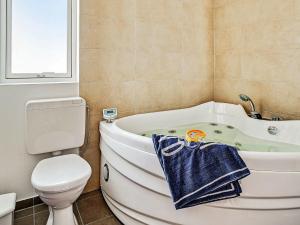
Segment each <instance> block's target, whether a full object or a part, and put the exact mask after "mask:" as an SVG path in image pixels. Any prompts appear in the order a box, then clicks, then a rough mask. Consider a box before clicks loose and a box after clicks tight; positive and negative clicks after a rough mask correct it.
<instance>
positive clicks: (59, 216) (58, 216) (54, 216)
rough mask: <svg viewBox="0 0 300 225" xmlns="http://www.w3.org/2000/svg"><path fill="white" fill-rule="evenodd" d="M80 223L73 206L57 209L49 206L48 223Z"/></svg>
mask: <svg viewBox="0 0 300 225" xmlns="http://www.w3.org/2000/svg"><path fill="white" fill-rule="evenodd" d="M62 224H63V225H78V222H77V219H76V217H75V215H74V213H73V206H72V205H70V206H68V207H66V208H62V209H55V208H53V207H51V206H49V218H48V221H47V225H62Z"/></svg>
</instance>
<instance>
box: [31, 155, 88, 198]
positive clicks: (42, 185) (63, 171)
mask: <svg viewBox="0 0 300 225" xmlns="http://www.w3.org/2000/svg"><path fill="white" fill-rule="evenodd" d="M90 176H91V167H90V165H89V164H88V163H87V162H86V161H85V160H84V159H82V158H81V157H80V156H78V155H75V154H68V155H62V156H56V157H52V158H48V159H44V160H42V161H40V162H39V163H38V164H37V165H36V167H35V168H34V170H33V172H32V176H31V183H32V185H33V187H34V188H35V189H37V190H40V191H43V192H52V193H53V192H64V191H68V190H71V189H73V188H76V187H78V186H82V185H85V184H86V182H87V180H88V179H89V177H90Z"/></svg>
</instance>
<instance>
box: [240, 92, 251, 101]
mask: <svg viewBox="0 0 300 225" xmlns="http://www.w3.org/2000/svg"><path fill="white" fill-rule="evenodd" d="M239 97H240V99H241V100H242V101H244V102H248V101H249V100H251V99H250V97H249V96H247V95H244V94H239Z"/></svg>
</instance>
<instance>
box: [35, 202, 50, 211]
mask: <svg viewBox="0 0 300 225" xmlns="http://www.w3.org/2000/svg"><path fill="white" fill-rule="evenodd" d="M43 211H49V208H48V206H47V205H46V204H44V203H42V204H39V205H35V206H34V213H39V212H43Z"/></svg>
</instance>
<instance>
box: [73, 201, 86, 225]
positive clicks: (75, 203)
mask: <svg viewBox="0 0 300 225" xmlns="http://www.w3.org/2000/svg"><path fill="white" fill-rule="evenodd" d="M74 205H75V207H76V210H77V212H78V215H79V219H80V222H81V224H83V225H84V223H83V220H82V217H81V213H80V211H79V208H78V205H77V202H74Z"/></svg>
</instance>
